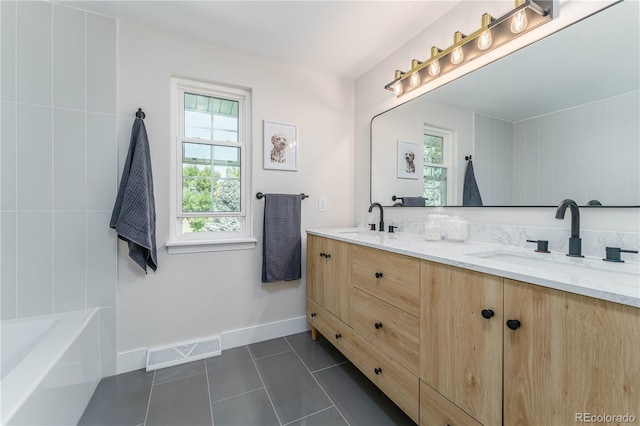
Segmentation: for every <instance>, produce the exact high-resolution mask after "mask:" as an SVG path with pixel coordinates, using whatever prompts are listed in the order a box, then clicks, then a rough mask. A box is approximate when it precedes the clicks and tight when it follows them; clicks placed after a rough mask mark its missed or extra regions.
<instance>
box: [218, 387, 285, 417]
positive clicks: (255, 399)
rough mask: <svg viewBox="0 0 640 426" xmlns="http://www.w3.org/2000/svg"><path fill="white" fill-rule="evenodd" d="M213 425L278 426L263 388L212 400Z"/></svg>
mask: <svg viewBox="0 0 640 426" xmlns="http://www.w3.org/2000/svg"><path fill="white" fill-rule="evenodd" d="M212 409H213V423H214V424H215V426H271V425H273V426H280V423H279V422H278V417H276V413H275V411H273V406H272V405H271V402H270V401H269V398H268V397H267V392H266V391H265V390H264V389H258V390H255V391H252V392H249V393H245V394H243V395H239V396H235V397H233V398H229V399H225V400H223V401H218V402H214V403H213V405H212Z"/></svg>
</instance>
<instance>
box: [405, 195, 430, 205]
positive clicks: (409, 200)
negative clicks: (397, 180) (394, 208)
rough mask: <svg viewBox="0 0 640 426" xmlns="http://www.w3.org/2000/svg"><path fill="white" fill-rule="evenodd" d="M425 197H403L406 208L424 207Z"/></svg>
mask: <svg viewBox="0 0 640 426" xmlns="http://www.w3.org/2000/svg"><path fill="white" fill-rule="evenodd" d="M424 201H425V198H424V197H402V205H403V206H404V207H424Z"/></svg>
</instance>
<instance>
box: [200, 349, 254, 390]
mask: <svg viewBox="0 0 640 426" xmlns="http://www.w3.org/2000/svg"><path fill="white" fill-rule="evenodd" d="M206 364H207V372H208V374H209V390H210V392H211V401H212V402H215V401H219V400H221V399H224V398H229V397H231V396H236V395H239V394H241V393H245V392H249V391H252V390H256V389H259V388H262V387H263V385H262V381H261V380H260V376H259V375H258V370H256V366H255V364H254V362H253V359H252V358H251V355H250V354H249V350H248V349H247V347H246V346H241V347H239V348H233V349H226V350H224V351H222V355H220V356H217V357H213V358H208V359H207V360H206Z"/></svg>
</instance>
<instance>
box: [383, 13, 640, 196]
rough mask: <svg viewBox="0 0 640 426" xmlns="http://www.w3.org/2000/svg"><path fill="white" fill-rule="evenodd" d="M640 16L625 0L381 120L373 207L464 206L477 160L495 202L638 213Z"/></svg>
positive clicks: (482, 186)
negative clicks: (411, 171) (565, 203)
mask: <svg viewBox="0 0 640 426" xmlns="http://www.w3.org/2000/svg"><path fill="white" fill-rule="evenodd" d="M638 14H639V3H638V2H636V1H624V2H621V3H616V4H614V5H613V6H611V7H608V8H607V9H605V10H603V11H600V12H599V13H597V14H595V15H593V16H591V17H588V18H586V19H584V20H582V21H580V22H578V23H576V24H574V25H572V26H570V27H567V28H565V29H564V30H561V31H559V32H557V33H555V34H552V35H550V36H548V37H546V38H545V39H543V40H540V41H538V42H536V43H534V44H532V45H530V46H528V47H525V48H523V49H521V50H519V51H517V52H514V53H512V54H511V55H509V56H507V57H505V58H502V59H500V60H499V61H496V62H493V63H491V64H489V65H487V66H485V67H483V68H481V69H479V70H476V71H474V72H473V73H471V74H467V75H466V76H464V77H461V78H459V79H458V80H455V81H453V82H451V83H449V84H447V85H445V86H442V87H440V88H438V89H436V90H434V91H432V92H429V93H427V94H425V95H422V96H420V97H418V98H416V99H413V100H411V101H409V102H407V103H405V104H403V105H400V106H399V107H396V108H394V109H391V110H389V111H386V112H384V113H382V114H380V115H378V116H376V117H374V119H373V120H372V122H371V201H372V202H379V203H381V204H383V205H385V206H389V205H392V204H394V203H404V205H409V204H408V203H406V202H404V200H405V199H407V200H410V202H412V203H414V205H415V204H421V203H424V204H425V205H430V206H431V205H448V206H460V205H462V200H463V183H464V177H465V170H466V167H467V161H465V156H469V155H472V156H473V167H474V171H475V178H476V182H477V185H478V188H479V192H480V195H481V197H482V200H483V204H484V205H485V206H555V205H557V204H558V202H559V201H560V200H562V199H565V198H571V199H574V200H576V201H577V202H578V204H580V205H582V206H584V205H588V204H590V205H595V206H598V203H599V204H601V205H602V206H639V205H640V164H639V163H640V125H639V122H640V96H639V93H640V92H639V89H640V78H639V75H640V31H639V27H640V21H639V20H638ZM440 138H441V139H440ZM440 140H442V146H441V147H440V145H439V143H440V142H439V141H440ZM403 143H404V144H414V145H415V146H417V147H418V148H419V152H417V153H416V158H417V159H418V160H417V161H416V164H415V166H416V170H417V172H416V174H415V175H414V176H413V178H408V177H407V176H403V175H402V173H401V165H402V163H401V161H400V160H401V156H402V155H403V153H402V152H400V151H401V150H400V149H399V147H400V146H401V144H403ZM394 196H395V197H396V198H397V200H396V201H394V200H393V198H392V197H394Z"/></svg>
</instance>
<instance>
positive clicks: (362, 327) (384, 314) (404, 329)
mask: <svg viewBox="0 0 640 426" xmlns="http://www.w3.org/2000/svg"><path fill="white" fill-rule="evenodd" d="M351 301H352V305H351V310H352V314H351V322H352V325H353V328H354V329H355V330H356V331H357V332H359V333H360V334H362V335H363V336H364V337H366V338H367V339H368V340H370V341H371V342H372V343H373V344H374V345H376V346H377V347H379V348H380V349H382V350H384V351H385V352H387V353H388V354H389V355H391V356H393V357H394V359H396V360H397V361H398V362H399V363H400V364H401V365H403V366H404V367H406V368H407V369H408V370H409V371H411V372H412V373H413V374H415V375H416V376H417V375H418V372H419V361H420V319H419V318H416V317H414V316H413V315H409V314H408V313H406V312H405V311H403V310H401V309H398V308H396V307H395V306H392V305H390V304H388V303H386V302H384V301H382V300H380V299H378V298H377V297H374V296H371V295H370V294H367V293H365V292H363V291H361V290H358V289H353V290H352V294H351Z"/></svg>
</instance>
